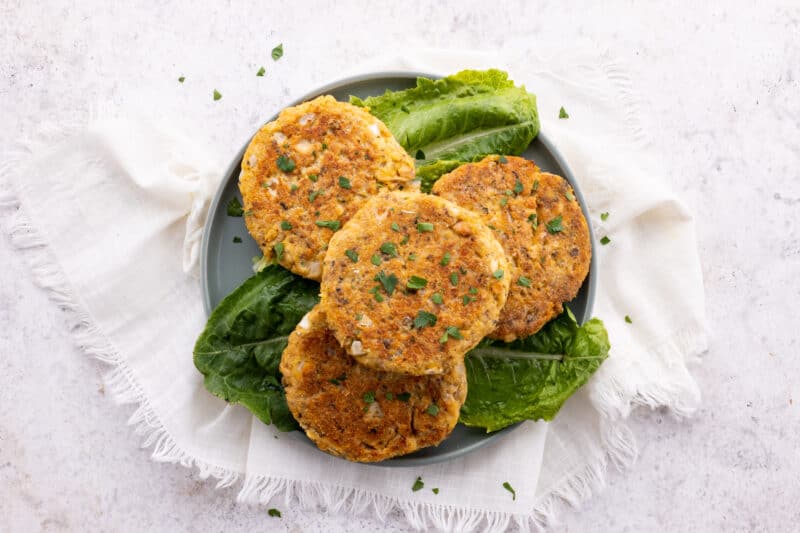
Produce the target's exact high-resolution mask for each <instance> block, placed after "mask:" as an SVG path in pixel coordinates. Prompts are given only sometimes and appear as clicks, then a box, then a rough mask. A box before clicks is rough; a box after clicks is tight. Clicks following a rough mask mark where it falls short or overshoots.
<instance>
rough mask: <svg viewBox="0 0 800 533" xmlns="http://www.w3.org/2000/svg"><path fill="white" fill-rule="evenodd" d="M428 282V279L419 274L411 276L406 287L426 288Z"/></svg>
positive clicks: (412, 288)
mask: <svg viewBox="0 0 800 533" xmlns="http://www.w3.org/2000/svg"><path fill="white" fill-rule="evenodd" d="M427 284H428V280H427V279H425V278H421V277H419V276H411V277H410V278H409V279H408V282H407V283H406V287H408V288H409V289H411V290H418V289H424V288H425V286H426V285H427Z"/></svg>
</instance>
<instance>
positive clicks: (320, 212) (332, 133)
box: [239, 96, 417, 280]
mask: <svg viewBox="0 0 800 533" xmlns="http://www.w3.org/2000/svg"><path fill="white" fill-rule="evenodd" d="M280 156H284V157H287V158H289V159H290V160H291V161H292V162H293V163H294V165H295V168H294V169H293V170H291V171H288V172H284V171H283V170H281V169H280V168H279V167H278V164H277V162H278V158H279V157H280ZM340 176H341V177H344V178H345V179H346V180H348V181H349V186H350V188H346V182H345V186H342V184H340V182H339V178H340ZM413 179H414V162H413V160H412V159H411V158H410V157H409V156H408V154H406V152H405V150H403V148H402V147H401V146H400V145H399V144H398V143H397V141H395V139H394V137H392V134H391V133H390V132H389V130H388V129H387V128H386V126H385V125H384V124H383V123H382V122H381V121H380V120H378V119H377V118H375V117H373V116H372V115H370V114H369V113H368V112H367V111H365V110H364V109H361V108H359V107H356V106H353V105H350V104H347V103H344V102H337V101H336V100H335V99H334V98H333V97H331V96H320V97H319V98H316V99H314V100H311V101H309V102H305V103H303V104H300V105H298V106H295V107H288V108H286V109H284V110H283V111H282V112H281V113H280V115H279V116H278V118H277V119H276V120H275V121H273V122H270V123H269V124H266V125H265V126H264V127H263V128H261V130H259V132H258V133H256V135H255V136H254V137H253V140H252V141H251V142H250V145H249V146H248V147H247V150H246V152H245V154H244V158H243V159H242V173H241V175H240V177H239V189H240V191H241V193H242V198H243V200H244V202H243V204H244V205H243V207H244V210H245V223H246V224H247V229H248V231H249V232H250V234H251V235H252V236H253V238H254V239H255V240H256V241H257V242H258V244H259V246H260V247H261V250H262V251H263V253H264V256H265V257H266V258H267V259H268V260H270V259H272V258H273V257H275V256H276V255H280V257H279V259H278V262H279V263H280V264H281V265H283V266H284V267H286V268H288V269H289V270H291V271H292V272H294V273H295V274H299V275H301V276H304V277H307V278H311V279H316V280H318V279H319V278H320V275H321V265H322V260H323V258H324V256H325V246H326V245H327V243H328V240H329V239H330V238H331V236H332V235H333V233H334V230H333V229H331V228H329V227H324V226H319V225H317V221H322V222H331V221H338V222H339V224H340V226H343V225H344V224H345V222H347V221H348V220H349V219H350V217H351V216H352V215H353V213H355V212H356V211H357V210H358V208H359V207H360V206H361V204H362V203H363V202H364V200H365V199H366V198H368V197H370V196H372V195H373V194H375V193H376V192H378V190H379V184H380V186H383V187H385V188H388V189H395V188H398V189H399V188H409V187H411V188H416V187H417V185H416V182H414V183H412V180H413ZM282 223H283V224H282ZM279 243H280V246H282V248H283V249H282V253H281V254H276V253H275V245H278V244H279ZM280 246H279V249H280Z"/></svg>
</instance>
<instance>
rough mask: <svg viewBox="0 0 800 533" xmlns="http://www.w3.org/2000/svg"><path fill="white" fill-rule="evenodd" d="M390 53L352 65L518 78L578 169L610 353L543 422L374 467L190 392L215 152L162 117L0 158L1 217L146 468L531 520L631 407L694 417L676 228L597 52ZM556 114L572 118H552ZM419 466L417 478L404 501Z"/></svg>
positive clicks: (688, 278) (471, 523)
mask: <svg viewBox="0 0 800 533" xmlns="http://www.w3.org/2000/svg"><path fill="white" fill-rule="evenodd" d="M407 57H413V58H414V61H413V62H410V61H404V60H400V59H381V60H379V61H376V62H375V63H374V64H373V65H372V66H364V67H362V68H360V69H359V70H360V71H361V72H367V71H371V70H397V69H409V70H417V71H425V72H432V73H440V74H448V73H452V72H455V71H458V70H461V69H463V68H489V67H496V68H504V69H506V70H508V71H509V72H510V74H511V77H512V79H514V80H515V81H517V82H518V83H525V84H526V85H527V87H528V89H529V90H530V91H532V92H534V93H536V94H537V97H538V103H539V110H540V114H541V118H542V130H543V131H545V132H546V133H547V135H548V136H549V137H550V138H551V139H552V141H553V142H554V144H555V145H556V146H557V147H558V148H559V149H560V150H561V151H562V153H563V155H564V156H565V157H566V159H567V161H568V163H569V164H570V166H571V167H572V169H573V171H574V173H575V175H576V176H577V178H578V180H579V185H580V188H581V189H582V191H583V193H584V196H585V198H586V201H587V202H588V204H589V209H590V211H591V213H592V222H593V224H594V226H595V230H596V232H597V237H598V238H599V237H602V236H604V235H608V236H609V237H610V239H611V242H610V243H609V244H608V245H606V246H598V248H597V249H596V250H595V253H596V254H597V255H598V258H599V263H598V264H599V283H598V290H597V299H596V304H595V309H594V313H593V314H594V315H596V316H598V317H600V318H602V319H603V320H604V321H605V324H606V327H607V329H608V331H609V337H610V339H611V343H612V352H611V356H610V357H609V359H608V360H607V361H606V362H605V363H604V364H603V365H602V367H601V368H600V370H599V371H598V373H597V374H596V375H595V376H594V377H593V378H592V380H591V381H590V383H589V384H587V386H586V387H584V388H583V389H582V390H581V391H579V392H578V393H577V394H576V395H575V396H574V397H573V398H571V399H570V400H569V401H568V402H567V404H566V405H565V406H564V408H563V409H562V411H561V413H559V415H558V417H557V418H556V420H555V421H553V422H552V423H550V424H544V423H532V422H529V423H526V424H524V425H523V426H522V427H521V428H520V429H519V430H517V431H515V432H513V433H512V434H511V435H509V436H508V437H507V438H504V439H502V440H500V442H498V443H496V444H494V445H491V446H488V447H486V448H483V449H480V450H479V451H476V452H473V453H470V454H468V455H466V456H464V457H462V458H460V459H457V460H455V461H451V462H448V463H442V464H437V465H431V466H427V467H414V468H383V467H379V466H371V465H358V464H351V463H347V462H345V461H343V460H340V459H336V458H333V457H330V456H327V455H325V454H323V453H321V452H319V451H317V450H315V449H314V448H313V447H310V446H307V445H304V444H300V443H299V442H298V441H297V439H296V438H295V437H293V436H292V435H290V434H282V433H279V432H277V431H276V430H275V429H274V428H273V427H271V426H265V425H263V424H262V423H260V422H259V421H258V420H256V419H255V418H254V417H252V416H251V415H250V414H249V413H248V412H247V411H246V410H245V409H243V408H241V407H239V406H230V405H227V404H226V403H225V402H223V401H222V400H219V399H217V398H215V397H213V396H211V395H210V394H209V393H207V392H206V391H205V389H204V388H203V385H202V379H201V376H200V374H199V373H198V372H197V371H196V370H195V369H194V367H193V365H192V361H191V350H192V346H193V344H194V341H195V339H196V337H197V335H198V334H199V332H200V331H201V330H202V328H203V325H204V323H205V315H204V312H203V306H202V302H201V297H200V288H199V283H198V281H197V279H196V277H195V276H193V275H191V274H187V272H191V271H193V269H194V267H195V266H196V263H197V256H198V245H199V242H200V239H201V233H202V222H203V220H204V217H205V213H206V210H207V208H208V200H209V198H210V195H211V194H213V191H214V190H215V188H216V186H217V184H218V182H219V179H220V176H221V172H222V170H223V169H224V168H225V166H226V165H225V158H226V157H229V156H230V154H217V156H218V157H214V156H211V155H209V154H212V153H213V151H209V150H207V149H201V148H199V147H197V146H196V144H195V143H192V142H189V141H188V140H187V139H186V138H183V137H181V136H180V135H179V134H176V133H175V132H173V131H171V130H170V129H168V128H164V127H163V125H162V126H154V125H152V124H145V123H140V122H137V121H132V120H124V121H123V120H117V121H113V122H97V123H93V124H91V125H90V126H89V127H87V128H86V129H85V130H83V131H79V132H73V133H71V134H69V135H61V136H57V137H55V138H54V137H52V136H50V137H49V138H48V139H47V140H40V141H39V142H29V143H26V145H25V147H24V150H22V151H21V152H16V153H13V154H9V155H7V156H6V157H4V158H3V161H4V163H3V166H2V167H0V183H2V184H4V186H5V189H4V190H5V192H4V193H3V194H2V196H0V207H3V206H4V207H5V211H4V212H5V213H6V214H7V215H8V217H6V219H5V227H6V229H7V231H8V232H9V234H10V235H11V238H12V240H13V242H14V243H15V245H16V246H17V247H18V248H19V249H20V250H21V252H22V253H24V254H25V255H26V256H27V258H28V259H29V261H30V264H31V267H32V271H33V274H34V277H35V278H36V279H37V282H38V283H39V284H40V285H42V286H43V287H44V288H45V289H47V290H48V291H49V293H50V295H51V296H52V298H53V300H54V301H55V302H56V303H57V304H59V305H60V306H62V307H63V308H65V309H67V310H68V311H69V313H70V315H71V316H72V318H73V324H74V330H75V337H76V339H77V342H78V343H79V344H80V345H81V346H82V347H83V348H84V349H85V351H86V352H87V353H89V354H92V355H95V356H97V357H99V358H101V359H102V360H104V361H106V362H108V363H110V364H111V365H113V370H112V372H111V374H110V376H109V386H110V388H111V390H112V391H113V392H114V394H115V397H116V398H117V399H118V400H119V401H122V402H135V403H137V404H138V405H139V407H138V409H137V410H136V412H135V413H134V415H133V416H132V417H131V419H130V420H129V423H131V424H136V425H137V427H138V429H139V430H140V432H141V433H142V434H143V435H144V436H145V445H148V446H153V457H154V458H155V459H157V460H161V461H173V462H180V463H181V464H184V465H185V466H196V467H198V469H199V472H200V475H201V476H202V477H207V476H213V477H215V478H218V479H219V484H220V485H228V484H232V483H234V482H236V481H237V480H238V479H243V480H244V483H243V486H242V490H241V492H240V499H241V500H244V501H258V502H264V503H266V502H270V501H272V500H274V499H276V498H279V499H283V500H285V501H286V502H288V504H290V505H294V504H299V505H302V506H304V507H323V508H326V509H327V510H329V511H330V512H337V511H340V512H348V513H360V512H367V511H369V512H371V513H373V514H374V515H377V516H378V517H385V516H386V515H387V514H388V513H389V512H391V511H393V510H400V511H402V512H403V514H404V516H405V517H406V519H407V520H408V521H409V523H410V524H411V525H412V526H414V527H417V528H430V527H437V528H440V529H449V530H458V531H467V530H471V529H489V528H495V527H496V528H501V527H505V526H507V525H509V524H510V523H516V524H517V525H519V526H520V527H522V528H525V529H528V528H532V527H536V526H540V525H543V524H545V523H546V522H548V521H550V520H552V519H554V518H555V517H556V516H557V514H558V512H559V506H561V505H562V504H563V503H564V502H569V503H579V502H580V501H581V500H583V499H585V498H586V497H588V496H589V495H590V494H591V492H592V491H593V490H595V489H597V488H599V487H600V486H602V483H603V479H604V474H605V469H606V465H607V463H608V461H609V460H612V461H613V462H614V463H616V464H618V465H627V464H630V462H631V461H632V459H633V458H634V457H635V453H636V452H635V442H634V440H633V438H632V436H631V435H630V432H629V431H628V430H627V428H626V426H625V418H626V417H627V415H628V414H629V412H630V410H631V408H632V407H634V406H636V405H649V406H651V407H655V406H667V407H670V408H672V409H673V410H674V411H675V412H676V413H677V414H678V415H686V414H690V413H691V412H692V411H693V410H694V409H695V408H696V406H697V404H698V402H699V392H698V389H697V387H696V385H695V383H694V381H693V380H692V378H691V376H690V375H689V373H688V371H687V369H686V361H687V359H689V358H690V357H694V356H696V355H697V354H699V353H700V352H701V351H703V350H704V349H705V347H706V337H705V326H704V324H705V321H704V310H703V305H704V300H703V287H702V280H701V276H700V265H699V260H698V256H697V252H696V242H695V236H694V228H693V222H692V219H691V216H690V215H689V214H688V213H687V211H686V209H685V208H683V207H682V205H681V204H680V202H679V201H678V200H677V199H676V198H675V197H674V196H673V195H672V194H671V193H670V192H669V190H668V188H667V187H666V186H665V185H664V184H663V182H662V181H661V179H662V176H663V174H664V173H663V170H662V169H661V167H659V166H658V164H657V163H656V162H654V160H653V159H651V158H650V153H649V150H650V148H649V143H648V141H647V139H646V136H645V134H644V132H643V131H642V129H641V126H640V123H639V121H638V115H637V106H636V102H635V100H634V98H633V97H632V95H631V91H630V88H629V85H628V81H627V78H626V76H625V75H624V72H623V71H622V70H621V69H620V68H619V67H618V66H617V65H615V64H614V63H613V62H612V61H610V60H609V59H608V58H606V57H602V56H596V55H582V54H572V55H569V56H567V55H563V54H562V55H560V56H559V57H552V58H541V57H535V56H533V55H532V54H531V53H529V52H528V51H525V50H524V49H521V50H520V51H518V52H517V53H512V54H509V53H505V54H502V55H497V54H477V53H446V52H437V51H431V50H419V51H416V52H414V53H410V54H409V55H408V56H407ZM298 94H299V93H298ZM562 105H563V106H565V107H566V109H567V111H568V113H569V115H570V118H569V119H558V118H557V117H558V110H559V107H560V106H562ZM274 111H278V110H277V109H275V110H274ZM603 212H608V213H609V216H608V218H607V220H605V221H604V220H601V218H600V213H603ZM626 315H628V316H630V317H631V319H632V323H630V324H629V323H626V322H625V320H624V317H625V316H626ZM275 437H277V438H275ZM417 476H422V477H423V479H424V480H425V483H426V489H425V490H422V491H418V492H412V491H411V486H412V484H413V482H414V480H415V479H416V477H417ZM504 481H508V482H509V483H510V484H511V485H512V486H513V487H514V488H515V489H516V492H517V496H516V499H515V500H513V499H512V498H511V495H510V493H509V492H507V491H506V490H504V489H503V487H502V483H503V482H504ZM432 487H438V488H439V489H440V491H439V494H438V495H437V494H434V493H432V492H431V491H430V490H428V489H429V488H432ZM284 505H286V504H284Z"/></svg>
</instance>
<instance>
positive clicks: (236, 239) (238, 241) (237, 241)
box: [233, 236, 242, 243]
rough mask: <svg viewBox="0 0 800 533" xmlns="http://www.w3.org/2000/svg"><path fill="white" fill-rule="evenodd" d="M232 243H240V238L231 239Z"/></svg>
mask: <svg viewBox="0 0 800 533" xmlns="http://www.w3.org/2000/svg"><path fill="white" fill-rule="evenodd" d="M233 242H235V243H240V242H242V238H241V237H238V236H237V237H234V238H233Z"/></svg>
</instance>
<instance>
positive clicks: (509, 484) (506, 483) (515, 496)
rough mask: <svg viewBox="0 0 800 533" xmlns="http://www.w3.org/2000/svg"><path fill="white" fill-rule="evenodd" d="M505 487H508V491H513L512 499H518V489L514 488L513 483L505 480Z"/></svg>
mask: <svg viewBox="0 0 800 533" xmlns="http://www.w3.org/2000/svg"><path fill="white" fill-rule="evenodd" d="M503 488H504V489H506V490H507V491H508V492H510V493H511V499H512V500H515V501H516V499H517V491H515V490H514V487H512V486H511V483H509V482H508V481H504V482H503Z"/></svg>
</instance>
